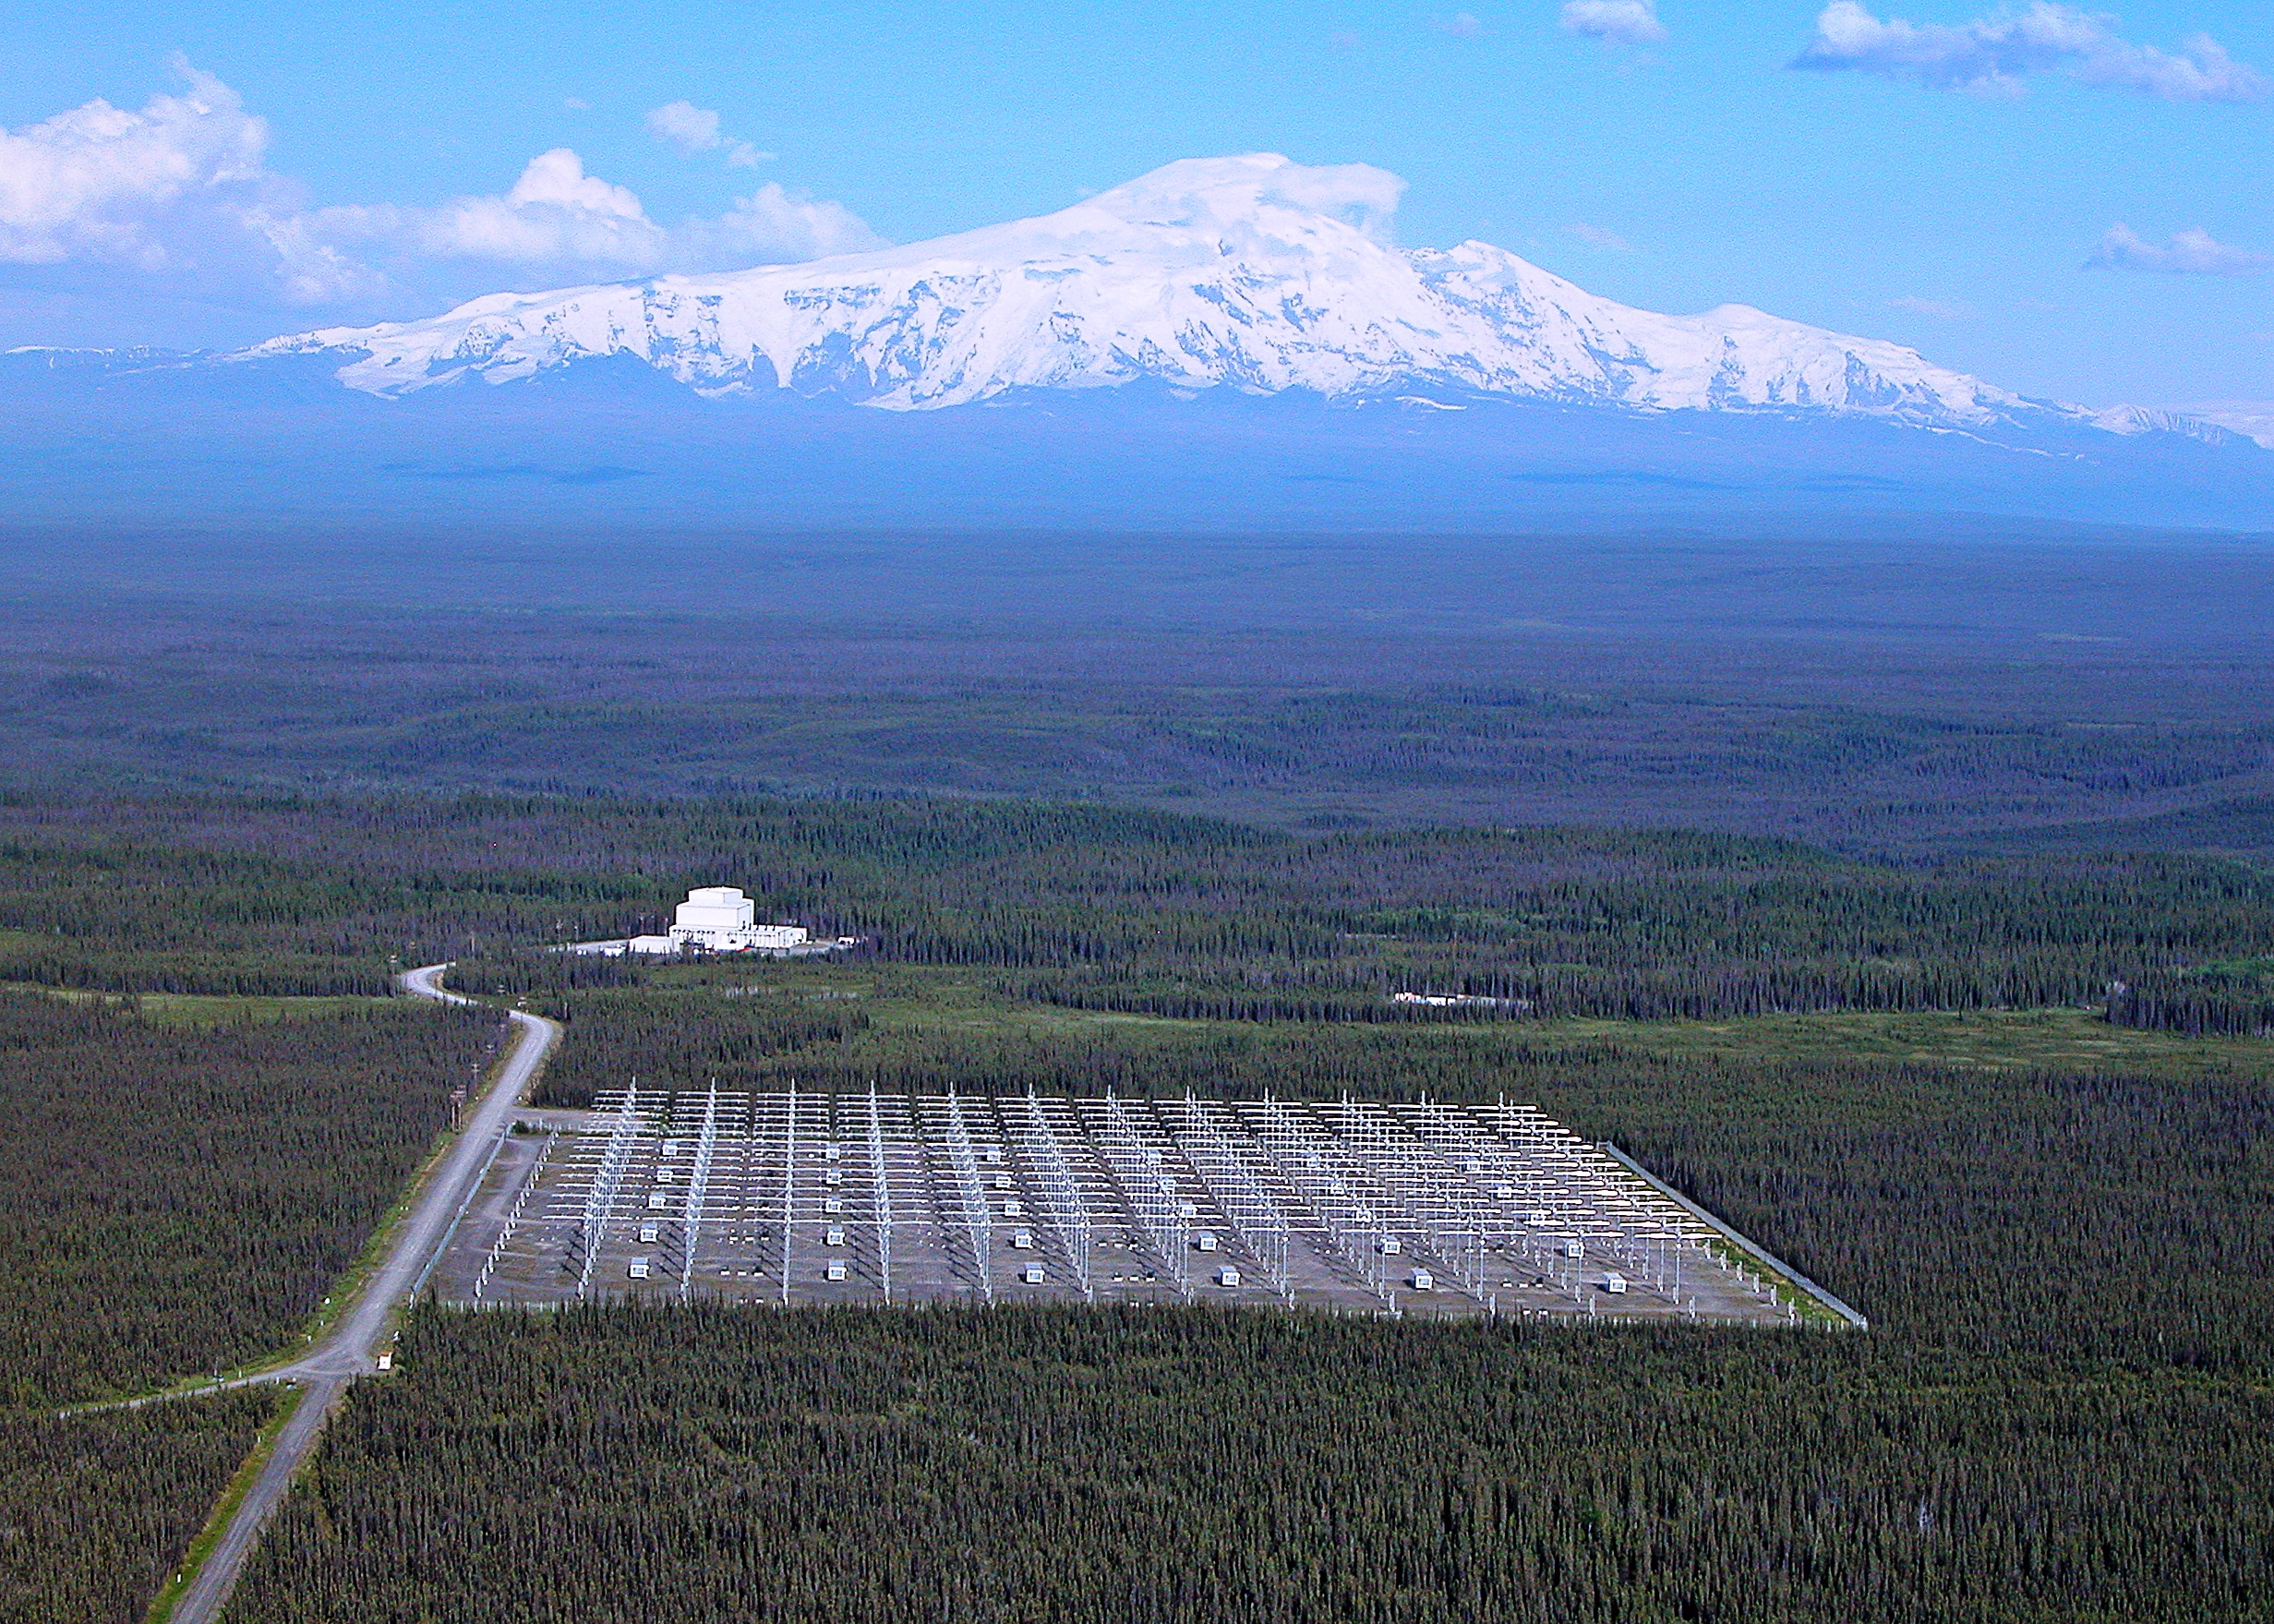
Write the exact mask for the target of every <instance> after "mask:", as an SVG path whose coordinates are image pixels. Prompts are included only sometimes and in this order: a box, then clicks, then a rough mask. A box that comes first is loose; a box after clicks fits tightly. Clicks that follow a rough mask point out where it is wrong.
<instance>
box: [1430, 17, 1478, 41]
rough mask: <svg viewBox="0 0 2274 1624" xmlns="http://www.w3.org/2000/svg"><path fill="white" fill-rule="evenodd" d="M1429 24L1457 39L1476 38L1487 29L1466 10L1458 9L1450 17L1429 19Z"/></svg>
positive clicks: (1441, 32)
mask: <svg viewBox="0 0 2274 1624" xmlns="http://www.w3.org/2000/svg"><path fill="white" fill-rule="evenodd" d="M1429 26H1430V27H1431V28H1433V29H1435V30H1437V31H1438V33H1440V34H1450V35H1452V36H1453V38H1454V39H1456V40H1474V39H1475V38H1476V37H1477V36H1478V35H1480V34H1482V33H1483V32H1484V31H1485V25H1484V24H1483V23H1481V22H1479V21H1477V20H1476V18H1474V17H1471V16H1470V15H1469V14H1468V13H1467V12H1465V11H1456V12H1455V13H1453V15H1452V16H1450V17H1445V16H1438V17H1433V18H1430V19H1429Z"/></svg>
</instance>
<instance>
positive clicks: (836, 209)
mask: <svg viewBox="0 0 2274 1624" xmlns="http://www.w3.org/2000/svg"><path fill="white" fill-rule="evenodd" d="M312 223H313V235H316V236H317V237H318V238H319V239H323V240H329V241H331V242H335V243H342V244H347V243H354V244H360V245H367V247H370V248H373V249H376V250H378V251H379V252H381V253H391V254H394V255H397V256H410V257H415V258H424V259H481V260H490V261H495V262H498V263H501V264H509V265H533V266H534V265H553V266H558V267H559V268H561V269H562V270H563V271H578V270H590V271H597V272H602V273H609V274H621V273H623V272H626V271H632V272H655V271H699V270H716V269H718V268H720V267H722V266H732V265H738V264H743V265H747V264H753V263H758V262H761V261H782V260H795V259H819V258H821V257H823V256H824V255H829V254H843V253H849V252H851V251H853V250H855V249H859V248H869V247H877V246H879V244H880V241H881V239H879V238H878V236H877V235H876V234H875V233H874V232H872V231H871V230H870V229H869V228H868V226H867V225H866V224H865V223H862V221H861V220H860V217H859V216H857V215H855V214H854V213H853V212H852V211H850V210H848V209H847V208H845V206H844V205H842V204H840V203H831V202H824V201H818V200H816V199H813V198H804V197H800V196H799V195H797V194H796V193H793V192H791V191H789V190H788V189H787V188H786V187H784V186H782V185H781V184H780V183H779V182H776V181H768V182H767V183H766V184H765V185H764V186H760V187H759V188H758V190H757V191H756V192H754V193H752V195H751V196H750V197H747V198H738V199H737V200H736V202H735V204H734V206H733V207H732V208H731V209H729V210H728V211H727V212H726V213H724V214H722V215H718V216H716V218H712V219H701V218H695V219H689V220H686V221H683V222H681V223H680V224H678V225H676V226H666V225H663V224H661V223H658V222H656V221H655V220H652V219H650V218H649V217H648V214H647V211H646V210H645V209H644V207H642V205H641V203H640V199H639V197H638V196H637V194H635V193H633V192H632V191H631V190H629V189H628V188H626V187H624V186H615V185H612V184H610V183H609V182H608V181H605V180H602V179H600V178H599V177H598V176H597V175H591V174H585V173H584V161H583V160H582V159H580V158H579V157H578V156H577V155H576V154H575V153H574V152H572V151H571V150H569V149H568V148H566V147H556V148H554V149H553V150H551V151H549V152H542V153H539V154H538V155H537V156H536V157H535V158H533V159H531V160H530V161H529V166H528V167H527V168H526V169H524V170H523V171H522V175H521V178H520V179H519V180H517V181H515V182H514V183H513V186H512V189H511V190H510V191H508V192H506V193H504V194H503V195H502V196H496V195H492V196H484V197H470V198H451V200H450V201H448V202H446V203H441V204H438V205H436V206H435V207H433V208H427V209H406V208H400V207H396V206H394V205H384V206H381V207H379V208H349V209H326V210H322V211H319V212H318V213H317V214H316V215H314V216H313V217H312Z"/></svg>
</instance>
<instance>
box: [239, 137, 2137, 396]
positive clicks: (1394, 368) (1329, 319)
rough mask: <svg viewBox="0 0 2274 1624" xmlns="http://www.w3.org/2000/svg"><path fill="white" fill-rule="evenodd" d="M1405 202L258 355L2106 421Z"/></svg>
mask: <svg viewBox="0 0 2274 1624" xmlns="http://www.w3.org/2000/svg"><path fill="white" fill-rule="evenodd" d="M1402 186H1403V183H1402V182H1401V181H1399V180H1398V179H1397V177H1396V176H1394V175H1391V174H1387V173H1385V172H1384V171H1381V170H1378V169H1372V168H1369V167H1367V166H1366V165H1363V164H1352V165H1345V166H1341V167H1334V168H1317V167H1309V166H1305V165H1303V164H1298V163H1294V162H1291V161H1289V160H1288V159H1285V158H1281V157H1279V156H1276V155H1273V154H1269V153H1262V154H1254V155H1250V156H1246V157H1237V158H1215V159H1193V160H1186V161H1184V162H1176V163H1171V164H1168V165H1166V166H1165V167H1163V168H1161V169H1158V170H1155V171H1154V172H1152V173H1151V174H1147V175H1144V176H1141V177H1140V178H1138V179H1137V180H1134V181H1131V182H1129V183H1128V184H1127V185H1125V186H1116V187H1114V188H1113V190H1111V191H1107V192H1103V193H1101V194H1099V195H1098V196H1096V197H1094V198H1089V199H1088V200H1087V201H1085V202H1082V203H1079V204H1077V205H1076V206H1074V207H1073V208H1070V209H1065V210H1061V211H1058V212H1057V213H1054V214H1048V215H1043V216H1041V217H1040V218H1037V219H1033V220H1022V221H1016V222H1013V223H1009V224H1006V225H998V226H991V227H988V228H986V229H983V230H980V231H973V232H967V233H964V234H962V235H957V236H949V237H942V238H938V239H935V240H933V241H930V242H923V243H917V244H912V245H909V246H908V247H897V248H887V249H883V250H879V251H875V252H870V253H861V254H852V255H846V256H842V257H839V258H836V259H823V260H816V261H812V262H809V263H805V264H796V265H769V266H764V267H759V268H757V269H753V270H747V271H724V272H717V273H713V274H708V275H698V276H665V277H657V278H654V279H652V280H649V281H645V282H640V283H620V284H612V285H600V286H591V287H578V288H568V289H563V290H559V291H557V292H550V293H539V294H495V295H489V296H487V297H485V298H480V299H475V300H474V301H472V302H471V303H468V304H465V305H462V306H460V307H458V308H456V309H454V310H451V311H450V312H448V313H446V314H444V315H441V316H437V317H433V318H431V319H426V320H419V321H405V322H389V323H385V324H382V325H380V326H377V327H368V328H355V329H350V328H332V329H327V330H324V331H317V332H309V333H302V334H297V335H294V336H291V337H286V338H279V339H274V340H271V341H270V342H269V343H265V344H261V345H259V346H257V347H256V348H254V349H252V350H248V351H246V352H243V353H242V355H243V356H245V357H247V358H252V357H259V356H269V355H309V354H327V353H329V354H337V355H339V356H340V358H341V360H342V363H343V365H342V366H341V367H340V370H339V377H340V379H341V380H342V381H343V383H346V384H348V385H349V386H351V387H353V388H355V389H357V390H362V391H368V392H370V393H374V394H381V395H399V394H404V393H408V392H410V391H416V390H422V389H427V388H432V387H434V386H437V385H441V384H449V383H454V382H459V381H461V380H463V379H468V378H479V379H486V380H487V381H489V382H491V383H504V382H509V381H511V380H513V379H523V378H527V377H531V376H533V375H535V374H538V373H540V372H544V371H547V370H548V369H552V368H557V367H564V366H567V365H570V364H572V363H574V362H577V361H582V360H588V359H593V358H596V357H601V356H609V355H632V356H636V357H638V358H639V359H641V360H644V361H645V362H647V363H648V364H650V365H652V366H654V367H658V368H660V369H662V370H663V371H665V372H667V373H668V374H669V375H670V376H671V377H673V378H676V379H679V380H680V381H681V382H682V383H685V384H688V385H689V386H691V387H692V388H693V389H695V390H698V391H702V392H704V393H706V394H718V393H726V392H735V391H751V390H758V389H771V388H775V387H782V388H788V389H791V390H795V391H799V392H800V393H804V394H821V393H825V392H834V393H836V394H838V395H840V396H842V397H844V398H847V399H849V400H852V401H855V402H859V403H864V404H870V405H876V406H884V407H888V408H894V409H898V410H912V409H922V408H931V407H941V406H952V405H960V404H965V403H970V402H975V401H983V400H986V399H988V398H990V397H993V396H996V395H1000V394H1002V393H1004V392H1005V391H1014V390H1064V389H1095V388H1107V387H1113V386H1115V385H1120V384H1125V383H1130V382H1134V381H1137V380H1138V379H1154V380H1158V381H1160V382H1161V383H1164V384H1166V385H1168V386H1169V387H1171V388H1173V389H1179V390H1190V391H1202V390H1209V389H1233V390H1238V391H1245V392H1249V393H1264V394H1269V393H1278V392H1280V391H1288V390H1299V391H1309V392H1311V393H1315V394H1317V395H1319V396H1322V397H1325V398H1327V399H1329V400H1353V399H1365V398H1369V397H1380V396H1393V395H1398V394H1411V393H1413V392H1414V391H1437V392H1438V393H1450V395H1451V397H1452V399H1451V400H1450V401H1449V402H1448V403H1458V398H1459V396H1461V395H1462V394H1470V395H1485V396H1508V397H1515V398H1524V399H1533V400H1549V401H1558V402H1567V403H1582V404H1598V405H1608V406H1623V407H1629V408H1635V409H1642V410H1672V409H1679V408H1693V409H1707V410H1732V409H1736V410H1746V409H1751V410H1772V411H1786V412H1793V411H1798V412H1810V413H1813V412H1828V413H1839V414H1860V415H1871V416H1875V417H1881V418H1890V419H1895V420H1900V421H1907V422H1915V423H1919V424H1923V425H1928V426H1933V427H1981V426H1985V425H1991V424H1995V423H1999V422H2002V421H2031V420H2036V421H2042V420H2043V419H2044V418H2045V417H2046V416H2047V415H2055V416H2058V417H2061V418H2063V419H2067V420H2070V421H2073V422H2080V423H2081V422H2089V421H2090V419H2089V417H2088V415H2085V414H2083V413H2080V412H2077V411H2075V409H2074V408H2067V407H2060V406H2054V405H2051V404H2049V403H2040V402H2031V401H2026V400H2024V399H2023V398H2022V397H2021V396H2019V395H2016V394H2014V393H2011V392H2009V391H2004V390H2001V389H1997V388H1994V387H1992V386H1991V385H1989V384H1986V383H1984V382H1982V381H1981V380H1980V379H1974V378H1969V377H1967V376H1966V375H1964V374H1962V373H1957V372H1953V371H1949V370H1947V369H1945V368H1943V367H1934V366H1931V365H1930V364H1929V363H1928V362H1927V361H1926V360H1924V359H1923V358H1922V357H1921V356H1920V355H1919V354H1918V353H1917V352H1916V351H1914V350H1910V349H1907V348H1905V347H1903V346H1902V345H1899V344H1894V343H1883V342H1881V341H1878V340H1873V339H1865V338H1853V337H1848V336H1846V335H1843V334H1840V333H1835V332H1830V331H1824V330H1823V329H1821V328H1815V327H1810V326H1807V325H1805V324H1802V323H1799V322H1795V321H1786V320H1781V319H1777V318H1775V317H1774V316H1769V315H1766V314H1764V313H1763V312H1762V311H1759V310H1755V309H1751V308H1750V307H1745V306H1741V305H1726V306H1723V307H1720V308H1718V309H1715V310H1711V311H1708V312H1706V313H1705V314H1703V315H1702V316H1662V315H1657V314H1654V313H1653V312H1650V311H1647V310H1638V309H1633V308H1631V307H1627V306H1624V305H1619V304H1616V303H1613V302H1612V301H1610V300H1608V299H1604V298H1598V297H1596V296H1595V295H1593V294H1590V293H1588V292H1586V291H1585V290H1584V289H1582V288H1580V287H1578V286H1576V285H1574V284H1573V283H1569V282H1566V281H1565V280H1564V279H1563V278H1561V277H1559V276H1555V275H1553V274H1551V273H1549V272H1547V271H1543V270H1541V269H1540V268H1539V267H1538V266H1535V265H1533V264H1530V263H1528V262H1527V261H1525V260H1523V259H1518V258H1517V257H1516V256H1515V255H1513V254H1510V253H1509V252H1507V251H1506V250H1504V249H1501V248H1496V247H1491V246H1490V245H1488V244H1485V243H1479V242H1468V243H1462V244H1461V245H1460V246H1459V247H1453V248H1446V249H1434V248H1419V249H1411V250H1402V249H1400V248H1398V247H1395V246H1394V245H1393V244H1392V243H1391V242H1390V240H1389V235H1388V223H1389V220H1390V214H1391V212H1392V211H1393V210H1394V208H1395V206H1396V202H1397V198H1398V195H1399V193H1400V191H1401V190H1402ZM2111 427H2113V426H2111ZM2118 431H2119V432H2122V430H2121V429H2119V430H2118Z"/></svg>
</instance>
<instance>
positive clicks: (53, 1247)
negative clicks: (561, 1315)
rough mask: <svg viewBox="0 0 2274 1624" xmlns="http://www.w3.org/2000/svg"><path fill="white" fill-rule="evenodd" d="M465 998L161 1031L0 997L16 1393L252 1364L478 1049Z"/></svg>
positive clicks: (357, 1240) (2, 1227)
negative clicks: (457, 1002) (452, 1005)
mask: <svg viewBox="0 0 2274 1624" xmlns="http://www.w3.org/2000/svg"><path fill="white" fill-rule="evenodd" d="M495 1036H496V1026H495V1023H494V1021H493V1020H492V1019H491V1018H490V1017H488V1016H487V1014H485V1013H483V1012H479V1011H475V1012H466V1013H460V1012H456V1011H446V1010H440V1009H437V1008H435V1007H433V1006H416V1005H410V1004H401V1005H396V1004H378V1005H376V1006H373V1007H369V1008H366V1009H361V1010H355V1011H350V1012H346V1013H342V1014H315V1015H308V1016H303V1017H296V1018H294V1019H292V1020H290V1021H277V1020H271V1021H260V1022H253V1021H241V1022H233V1023H229V1024H225V1025H220V1026H209V1027H181V1026H174V1025H169V1024H164V1023H161V1022H156V1021H152V1020H150V1019H147V1018H144V1017H141V1016H140V1015H138V1014H137V1013H136V1012H135V1011H133V1010H130V1009H117V1008H110V1007H105V1006H102V1005H99V1004H88V1003H64V1002H62V1001H59V1000H57V999H54V998H52V997H43V996H40V995H37V994H30V993H21V992H15V993H0V1109H4V1110H5V1112H6V1117H7V1120H8V1122H9V1124H10V1125H11V1131H10V1132H9V1134H8V1135H7V1136H6V1138H5V1139H0V1367H5V1369H6V1372H7V1375H6V1387H5V1394H6V1399H7V1401H9V1402H10V1403H11V1404H15V1405H25V1406H30V1405H41V1404H54V1403H62V1402H69V1401H79V1400H87V1399H95V1398H102V1397H107V1396H111V1395H114V1394H118V1393H122V1392H126V1393H131V1392H136V1391H141V1390H146V1389H150V1388H151V1387H154V1386H162V1385H165V1384H166V1383H168V1382H170V1381H172V1380H173V1379H174V1378H175V1377H181V1376H186V1375H192V1374H197V1373H202V1372H206V1371H210V1370H214V1369H220V1368H226V1367H228V1366H232V1365H239V1364H243V1363H246V1362H248V1361H258V1360H259V1359H261V1358H263V1357H265V1356H267V1355H269V1354H271V1353H274V1352H275V1351H277V1350H278V1349H280V1348H282V1347H283V1345H284V1343H285V1341H287V1339H289V1338H292V1337H294V1336H296V1335H297V1332H298V1328H299V1326H300V1325H301V1323H302V1322H303V1321H304V1320H306V1319H307V1317H308V1316H309V1315H310V1314H311V1313H312V1312H314V1311H315V1310H316V1309H317V1308H318V1307H319V1305H320V1304H321V1303H322V1301H323V1299H324V1296H325V1294H326V1293H328V1292H329V1291H330V1290H331V1286H332V1284H333V1283H334V1282H335V1281H337V1280H338V1278H339V1276H340V1273H341V1271H342V1270H343V1269H345V1268H346V1267H347V1265H348V1263H349V1262H350V1260H352V1259H353V1258H354V1257H355V1255H356V1253H357V1252H358V1251H359V1250H360V1249H361V1248H362V1246H363V1245H364V1242H365V1241H366V1240H367V1238H368V1237H369V1235H370V1233H371V1230H372V1226H373V1225H374V1224H375V1223H376V1222H377V1221H378V1220H379V1215H380V1214H381V1213H382V1212H384V1211H385V1210H386V1209H387V1207H388V1206H389V1205H390V1204H391V1202H392V1201H393V1200H394V1198H395V1197H396V1195H397V1193H398V1192H399V1191H400V1190H401V1189H402V1187H403V1181H404V1180H405V1179H406V1178H407V1177H408V1175H409V1173H410V1172H411V1169H412V1168H413V1166H415V1164H416V1162H417V1161H419V1159H420V1158H421V1156H422V1155H423V1154H424V1153H425V1152H426V1151H427V1149H428V1148H429V1147H431V1146H432V1145H433V1144H434V1143H435V1141H436V1138H437V1137H438V1136H439V1134H440V1133H441V1132H442V1131H443V1130H444V1129H445V1128H446V1127H448V1126H449V1125H450V1104H449V1096H450V1092H451V1089H454V1088H457V1087H459V1086H461V1085H463V1084H466V1083H469V1082H472V1081H474V1080H475V1077H477V1075H478V1073H479V1070H480V1068H481V1067H482V1065H485V1064H486V1060H487V1053H488V1052H489V1050H490V1048H491V1046H492V1044H493V1043H494V1041H495Z"/></svg>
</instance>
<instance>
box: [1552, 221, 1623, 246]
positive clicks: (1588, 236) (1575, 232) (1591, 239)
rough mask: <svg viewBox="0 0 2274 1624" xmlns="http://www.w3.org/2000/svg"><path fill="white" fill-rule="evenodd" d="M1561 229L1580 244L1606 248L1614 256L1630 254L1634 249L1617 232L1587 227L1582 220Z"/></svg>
mask: <svg viewBox="0 0 2274 1624" xmlns="http://www.w3.org/2000/svg"><path fill="white" fill-rule="evenodd" d="M1563 229H1564V230H1565V231H1566V232H1568V233H1570V235H1572V236H1575V237H1577V238H1579V240H1580V241H1581V242H1582V243H1587V244H1590V245H1592V246H1593V247H1598V248H1608V249H1610V250H1611V252H1613V253H1615V254H1626V253H1631V252H1632V251H1633V249H1634V245H1633V244H1632V243H1630V242H1629V241H1627V239H1626V238H1625V237H1622V236H1620V235H1618V233H1617V232H1615V231H1610V230H1607V229H1606V228H1605V227H1603V226H1600V225H1589V224H1588V223H1586V222H1585V221H1583V220H1582V221H1575V222H1573V223H1571V224H1570V225H1567V226H1565V227H1564V228H1563Z"/></svg>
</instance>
